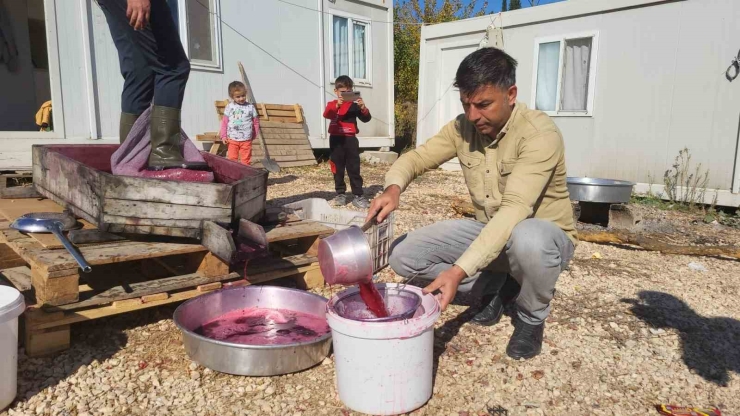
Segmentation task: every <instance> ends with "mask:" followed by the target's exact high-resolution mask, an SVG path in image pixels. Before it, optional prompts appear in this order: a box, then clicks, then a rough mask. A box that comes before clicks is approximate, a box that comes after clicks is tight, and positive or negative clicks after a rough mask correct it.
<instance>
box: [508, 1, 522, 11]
mask: <svg viewBox="0 0 740 416" xmlns="http://www.w3.org/2000/svg"><path fill="white" fill-rule="evenodd" d="M521 8H522V2H521V0H511V1H510V2H509V10H516V9H521Z"/></svg>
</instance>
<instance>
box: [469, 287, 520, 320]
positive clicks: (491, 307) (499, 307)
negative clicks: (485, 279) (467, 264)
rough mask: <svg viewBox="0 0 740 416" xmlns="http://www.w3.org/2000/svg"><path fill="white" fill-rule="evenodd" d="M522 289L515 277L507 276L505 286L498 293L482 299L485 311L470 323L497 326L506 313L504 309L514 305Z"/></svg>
mask: <svg viewBox="0 0 740 416" xmlns="http://www.w3.org/2000/svg"><path fill="white" fill-rule="evenodd" d="M520 289H521V288H520V286H519V283H517V281H516V280H514V278H513V277H511V276H507V277H506V282H504V286H503V287H502V288H501V290H499V292H498V293H495V294H493V295H486V296H483V298H482V299H481V304H482V305H484V306H483V309H482V310H481V311H480V312H478V313H477V314H476V315H475V316H474V317H473V319H471V320H470V322H472V323H474V324H476V325H482V326H491V325H495V324H497V323H498V321H499V320H500V319H501V315H503V313H504V308H506V306H508V305H510V304H512V303H513V302H514V301H515V300H516V298H517V296H519V290H520Z"/></svg>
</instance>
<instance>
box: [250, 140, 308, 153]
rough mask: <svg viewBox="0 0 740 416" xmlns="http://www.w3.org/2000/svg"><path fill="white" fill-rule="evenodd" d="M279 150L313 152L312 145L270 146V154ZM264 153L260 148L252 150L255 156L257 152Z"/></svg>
mask: <svg viewBox="0 0 740 416" xmlns="http://www.w3.org/2000/svg"><path fill="white" fill-rule="evenodd" d="M279 150H313V148H312V147H311V144H310V143H306V144H296V145H289V144H278V145H270V153H271V154H272V152H273V151H279ZM258 151H260V152H261V151H262V149H258V148H254V147H253V148H252V154H253V155H254V154H255V153H256V152H258Z"/></svg>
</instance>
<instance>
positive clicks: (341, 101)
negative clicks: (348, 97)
mask: <svg viewBox="0 0 740 416" xmlns="http://www.w3.org/2000/svg"><path fill="white" fill-rule="evenodd" d="M342 104H344V98H342V96H341V95H340V96H339V97H337V108H339V107H341V106H342Z"/></svg>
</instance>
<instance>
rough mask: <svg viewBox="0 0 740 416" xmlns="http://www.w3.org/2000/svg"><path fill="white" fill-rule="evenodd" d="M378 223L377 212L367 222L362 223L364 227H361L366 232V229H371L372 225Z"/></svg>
mask: <svg viewBox="0 0 740 416" xmlns="http://www.w3.org/2000/svg"><path fill="white" fill-rule="evenodd" d="M377 223H378V214H375V215H374V216H373V217H372V218H370V219H369V220H368V221H367V222H366V223H364V224H362V227H360V229H361V230H362V232H363V233H364V232H365V231H367V230H369V229H370V227H372V226H373V225H375V224H377Z"/></svg>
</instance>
